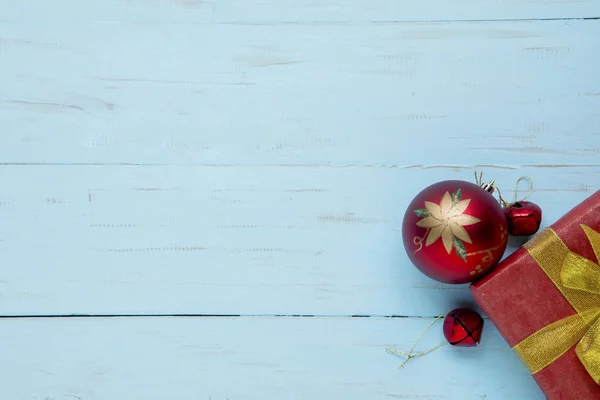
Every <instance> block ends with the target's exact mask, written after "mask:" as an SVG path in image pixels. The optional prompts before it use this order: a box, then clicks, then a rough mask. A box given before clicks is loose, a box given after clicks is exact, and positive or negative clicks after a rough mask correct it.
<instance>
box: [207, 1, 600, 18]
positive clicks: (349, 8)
mask: <svg viewBox="0 0 600 400" xmlns="http://www.w3.org/2000/svg"><path fill="white" fill-rule="evenodd" d="M225 5H226V6H225ZM218 7H219V9H220V10H221V9H222V13H223V14H224V17H221V18H224V19H225V20H226V21H227V20H232V21H234V22H252V23H278V22H330V21H336V22H346V21H348V22H350V21H423V20H425V21H456V20H485V19H491V20H499V19H544V18H584V17H598V16H600V4H598V2H597V1H594V0H564V1H562V0H561V1H556V0H492V1H490V0H488V1H473V0H461V1H446V2H440V1H435V0H424V1H423V0H422V1H406V0H404V1H402V0H376V1H368V0H330V1H319V2H316V1H313V0H261V1H247V0H226V1H224V2H223V3H222V4H219V6H218Z"/></svg>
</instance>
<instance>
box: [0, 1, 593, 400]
mask: <svg viewBox="0 0 600 400" xmlns="http://www.w3.org/2000/svg"><path fill="white" fill-rule="evenodd" d="M599 17H600V2H598V1H595V0H488V1H485V2H481V1H474V0H461V1H450V2H439V1H433V0H423V1H418V2H414V1H413V2H408V1H397V0H371V1H363V0H345V1H342V0H324V1H318V2H317V1H312V0H293V1H292V0H278V1H275V0H201V1H199V0H89V1H85V2H84V1H77V0H56V1H52V2H48V1H43V0H6V1H3V2H2V4H1V5H0V79H1V80H0V182H1V183H2V188H3V190H2V191H0V255H2V267H1V269H0V339H1V340H2V343H4V344H5V346H4V348H3V351H2V358H1V360H2V361H1V362H0V388H1V389H0V399H2V400H4V399H7V400H13V399H14V400H70V399H79V400H121V399H123V400H129V399H137V398H139V399H161V400H162V399H184V400H185V399H190V400H191V399H209V400H238V399H281V398H286V399H300V398H310V399H332V398H336V399H337V398H340V399H374V400H377V399H412V400H432V399H444V400H447V399H485V400H492V399H494V400H503V399H506V398H510V399H528V400H529V399H537V398H539V399H541V398H543V395H542V394H541V393H540V392H539V390H538V389H537V387H536V386H535V384H534V381H533V380H532V379H531V378H530V377H529V376H527V374H526V372H525V371H524V369H523V367H522V366H521V364H520V363H519V362H518V360H517V358H516V357H515V356H514V355H513V353H512V352H511V351H510V349H509V348H508V347H507V346H506V344H505V343H504V341H503V340H502V339H501V338H500V336H499V335H498V333H497V331H496V330H495V328H494V327H493V326H492V325H491V324H490V323H489V322H488V323H487V325H486V331H485V334H484V341H483V346H482V347H480V348H476V349H472V350H457V349H452V348H450V347H445V348H443V349H441V350H438V351H437V352H434V353H432V354H431V355H428V356H427V357H426V358H424V359H421V360H415V361H412V362H411V365H410V366H409V367H407V368H406V369H404V370H402V371H398V370H397V369H396V366H397V365H399V364H400V362H401V361H402V360H399V359H397V358H395V357H393V356H390V355H388V354H386V353H385V347H386V346H388V345H391V344H392V343H393V342H397V344H398V345H399V347H401V348H409V347H410V346H411V345H412V343H413V342H414V340H415V339H416V337H417V336H418V335H419V334H420V332H421V331H422V330H423V329H424V328H425V327H426V326H427V325H428V323H429V322H430V317H433V316H435V315H439V314H442V313H445V312H447V311H449V310H450V309H451V308H454V307H457V306H461V305H466V306H473V303H472V300H471V297H470V294H469V293H468V289H467V287H466V286H464V285H461V286H451V285H443V284H439V283H437V282H434V281H432V280H430V279H428V278H426V277H425V276H424V275H422V274H420V273H419V272H418V271H417V270H416V269H415V268H413V267H412V266H411V265H410V263H409V261H408V258H407V257H406V255H405V253H404V249H403V248H402V244H401V232H400V227H401V222H402V216H403V213H404V211H405V207H406V206H407V204H408V203H409V201H410V200H411V198H412V197H413V196H414V195H415V194H416V193H417V192H418V191H420V190H421V189H422V188H423V187H425V186H426V185H429V184H430V183H433V182H435V181H440V180H444V179H464V180H470V181H471V180H472V177H473V170H474V169H476V170H478V171H484V172H485V174H486V176H487V177H489V178H490V179H495V180H496V182H497V183H498V184H499V185H500V187H501V188H502V189H504V192H505V193H510V189H511V188H512V185H513V184H514V182H515V181H516V179H517V178H518V177H519V176H521V175H529V176H531V177H533V179H534V183H535V190H534V193H533V194H532V196H531V199H532V200H533V201H535V202H537V203H538V204H540V205H541V206H542V208H543V210H544V225H545V226H547V225H550V224H551V223H552V222H554V221H555V220H556V219H558V218H559V217H560V216H562V215H563V214H564V213H565V212H566V211H567V210H568V209H570V208H571V207H573V206H574V205H576V204H577V203H578V202H580V201H581V200H583V199H584V198H585V197H587V196H588V195H589V194H590V193H591V192H593V191H595V190H598V189H599V187H598V181H599V180H598V178H599V176H600V79H598V74H597V65H598V64H599V63H600V51H599V50H600V19H599ZM521 194H522V193H521ZM518 244H519V243H518V242H514V243H512V245H513V247H512V248H509V252H510V251H511V250H512V249H514V248H515V247H514V246H517V245H518ZM509 252H507V254H508V253H509ZM73 314H76V315H87V316H88V317H85V318H63V317H64V316H71V315H73ZM108 315H110V316H119V317H117V318H102V316H108ZM140 316H145V317H143V318H140ZM217 316H218V317H217ZM292 316H295V317H292ZM390 316H394V317H393V318H390ZM439 340H441V338H440V330H439V329H434V330H433V331H431V333H430V334H429V335H428V336H427V337H426V339H425V342H424V343H423V344H422V347H423V348H426V347H427V346H428V345H432V344H436V343H437V342H438V341H439Z"/></svg>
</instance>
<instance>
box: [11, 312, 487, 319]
mask: <svg viewBox="0 0 600 400" xmlns="http://www.w3.org/2000/svg"><path fill="white" fill-rule="evenodd" d="M438 317H439V316H437V315H435V316H433V315H430V316H419V315H383V314H382V315H378V314H372V315H367V314H347V315H343V314H206V313H202V314H193V313H192V314H190V313H184V314H47V315H46V314H31V315H27V314H23V315H0V319H46V318H47V319H51V318H56V319H59V318H81V319H84V318H294V319H303V318H325V319H344V318H378V319H435V318H438ZM483 318H484V319H487V317H485V316H483Z"/></svg>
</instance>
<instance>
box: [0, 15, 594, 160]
mask: <svg viewBox="0 0 600 400" xmlns="http://www.w3.org/2000/svg"><path fill="white" fill-rule="evenodd" d="M2 28H3V29H2V31H3V32H2V37H3V40H4V43H5V44H4V45H3V46H2V47H1V48H0V51H1V54H0V58H1V59H2V61H1V62H0V72H1V73H2V75H3V76H5V77H6V82H5V83H4V84H3V85H2V86H0V119H1V120H2V121H3V130H4V132H5V134H3V135H1V136H0V160H2V161H3V162H5V163H134V164H148V163H150V164H177V165H199V164H224V165H271V164H300V165H305V164H334V165H338V164H367V165H372V164H376V165H379V164H383V165H396V164H399V165H412V164H425V165H429V164H437V165H439V164H442V165H445V164H456V163H460V164H463V163H467V164H471V165H473V164H487V163H490V162H489V160H490V159H492V160H496V161H495V162H500V163H508V164H515V163H516V164H529V163H532V164H571V163H575V164H587V163H591V164H597V163H598V160H599V157H600V145H599V139H598V138H599V135H600V132H599V131H598V129H599V126H600V111H599V110H600V108H599V106H600V96H598V93H600V80H599V79H598V78H597V72H596V65H598V64H600V51H598V50H600V35H598V34H597V33H598V23H597V21H570V22H564V21H521V22H493V23H492V22H469V23H466V22H465V23H454V24H444V23H431V24H370V25H361V24H350V25H346V24H343V25H314V26H312V25H311V26H302V25H300V26H299V25H282V26H270V25H266V26H264V25H256V26H252V25H250V26H249V25H223V24H212V25H193V24H191V25H190V24H150V23H148V24H132V23H123V24H121V23H99V22H77V21H73V22H70V23H69V24H65V23H58V22H52V20H50V21H49V22H45V23H40V24H37V23H36V24H23V23H17V22H14V23H5V24H3V26H2ZM73 32H78V34H77V35H74V34H73ZM215 38H218V40H215ZM42 66H43V67H42ZM548 82H552V83H553V84H548ZM48 132H52V134H48ZM409 144H410V145H409ZM466 155H468V157H463V156H466Z"/></svg>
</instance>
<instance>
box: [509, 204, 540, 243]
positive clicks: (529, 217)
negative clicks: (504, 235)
mask: <svg viewBox="0 0 600 400" xmlns="http://www.w3.org/2000/svg"><path fill="white" fill-rule="evenodd" d="M504 215H505V216H506V221H507V223H508V232H509V233H510V234H511V235H512V236H531V235H533V234H534V233H536V232H537V231H538V230H539V229H540V224H541V223H542V209H541V208H540V207H539V206H538V205H537V204H535V203H532V202H529V201H518V202H516V203H513V204H509V205H508V206H506V207H504Z"/></svg>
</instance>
